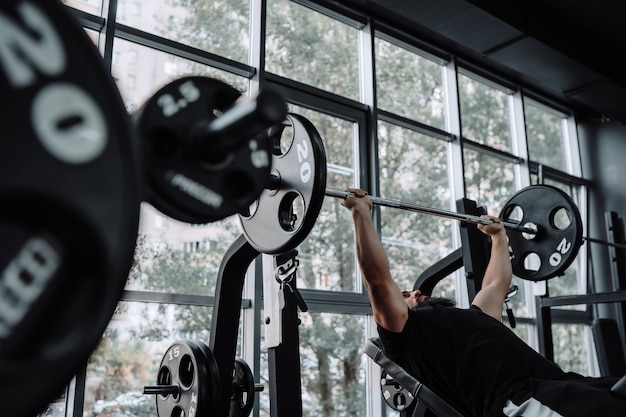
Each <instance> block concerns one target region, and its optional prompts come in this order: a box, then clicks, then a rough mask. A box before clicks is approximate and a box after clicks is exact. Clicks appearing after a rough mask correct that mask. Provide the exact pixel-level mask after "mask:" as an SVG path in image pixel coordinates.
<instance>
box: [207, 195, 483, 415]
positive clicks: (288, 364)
mask: <svg viewBox="0 0 626 417" xmlns="http://www.w3.org/2000/svg"><path fill="white" fill-rule="evenodd" d="M457 207H458V209H459V212H462V213H467V214H472V215H480V214H483V213H484V209H482V208H478V207H477V206H476V203H475V202H473V201H471V200H467V199H460V200H458V201H457ZM465 226H466V225H463V227H461V229H460V230H461V240H462V242H463V248H461V249H457V250H456V251H454V252H452V253H451V254H450V255H448V256H447V257H446V258H444V259H442V260H441V261H439V262H437V263H436V264H435V265H433V267H431V268H429V269H428V270H426V271H425V273H423V274H422V275H420V277H419V278H418V280H417V282H416V284H415V285H416V286H417V285H419V286H422V288H423V290H424V291H425V292H426V288H430V291H432V288H433V287H434V285H435V284H436V283H437V282H439V281H440V280H441V279H443V278H445V277H446V276H448V275H449V274H450V273H452V272H454V271H455V270H457V269H459V268H460V267H462V266H465V269H466V271H467V274H466V276H467V278H468V290H469V291H470V293H472V292H473V293H474V294H475V292H476V291H478V289H480V284H481V282H482V276H483V274H484V272H485V269H486V267H487V263H488V261H489V257H488V254H489V251H488V250H485V249H486V248H488V239H487V238H486V236H485V235H484V234H483V233H482V232H480V231H479V230H477V229H476V227H465ZM259 255H260V252H258V251H257V250H256V249H254V248H253V247H252V246H251V245H250V243H248V241H247V240H246V238H245V236H244V235H241V236H239V237H238V238H237V239H236V240H235V242H234V243H233V244H232V245H231V246H230V248H229V249H228V250H227V251H226V253H225V254H224V257H223V259H222V263H221V265H220V269H219V272H218V277H217V286H216V290H215V306H214V308H213V318H212V321H211V335H210V340H209V348H210V349H211V352H212V353H213V356H214V357H215V360H216V362H217V367H218V370H219V380H220V404H219V416H223V417H226V416H228V415H229V412H230V409H229V408H230V394H231V392H230V390H231V386H232V370H233V366H234V362H235V353H236V351H237V336H238V329H239V319H240V316H241V305H242V301H243V287H244V281H245V276H246V271H247V269H248V267H249V265H250V264H251V263H252V261H254V260H255V259H256V258H257V257H258V256H259ZM486 255H487V256H486ZM289 256H294V255H293V253H291V252H290V253H287V254H282V255H275V258H276V261H277V264H278V265H281V264H282V263H283V262H284V261H285V260H286V259H285V258H286V257H289ZM296 281H297V280H295V279H294V280H293V281H292V283H291V285H292V286H295V283H296ZM294 288H295V287H294ZM416 289H417V287H416ZM284 296H285V305H284V308H283V309H282V328H281V332H282V335H283V337H282V343H281V344H280V345H279V346H277V347H273V348H269V349H268V368H269V391H270V392H269V394H270V416H271V417H298V416H302V412H303V411H302V387H301V375H300V346H299V344H300V339H299V330H298V326H299V324H300V321H299V318H298V304H297V302H296V297H295V295H294V294H293V293H292V292H290V291H284ZM218 341H219V343H218Z"/></svg>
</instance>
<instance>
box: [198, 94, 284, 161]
mask: <svg viewBox="0 0 626 417" xmlns="http://www.w3.org/2000/svg"><path fill="white" fill-rule="evenodd" d="M287 110H288V109H287V102H286V101H285V99H284V98H283V97H282V95H281V94H279V93H278V92H277V91H275V90H273V89H265V90H262V91H260V92H259V93H258V94H257V95H256V96H255V97H246V96H241V97H240V98H239V99H238V100H237V101H236V102H235V103H234V104H233V105H232V106H231V107H230V108H229V109H228V110H226V111H225V112H224V113H222V114H221V115H219V116H218V117H217V118H215V119H213V120H211V121H210V122H206V121H204V122H201V123H200V124H199V125H198V126H196V127H195V128H194V129H193V131H192V141H193V143H195V146H196V149H197V150H198V151H200V153H201V154H202V155H203V156H204V157H205V158H208V159H215V156H216V154H217V155H221V154H224V153H226V152H228V151H230V150H231V149H235V148H238V147H240V146H241V145H242V144H243V143H244V142H246V141H248V140H250V139H251V138H254V137H255V136H257V135H259V134H260V133H262V132H263V131H264V130H265V129H268V128H270V127H272V126H274V125H276V124H278V123H281V122H282V121H283V120H285V117H286V116H287Z"/></svg>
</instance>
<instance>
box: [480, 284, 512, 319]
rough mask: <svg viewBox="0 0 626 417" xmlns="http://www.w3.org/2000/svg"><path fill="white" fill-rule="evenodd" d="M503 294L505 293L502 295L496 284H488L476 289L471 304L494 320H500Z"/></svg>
mask: <svg viewBox="0 0 626 417" xmlns="http://www.w3.org/2000/svg"><path fill="white" fill-rule="evenodd" d="M505 295H506V293H504V295H503V293H502V290H501V289H500V288H499V287H498V286H497V285H490V286H487V287H483V288H482V289H481V290H480V291H478V293H477V294H476V296H475V297H474V300H473V301H472V304H474V305H475V306H476V307H479V308H480V309H481V310H482V311H483V313H485V314H488V315H490V316H491V317H493V318H495V319H496V320H502V304H503V303H504V297H505Z"/></svg>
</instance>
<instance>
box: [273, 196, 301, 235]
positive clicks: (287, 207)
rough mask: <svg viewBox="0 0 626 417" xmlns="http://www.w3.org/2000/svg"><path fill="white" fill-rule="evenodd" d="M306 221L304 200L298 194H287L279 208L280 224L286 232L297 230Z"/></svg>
mask: <svg viewBox="0 0 626 417" xmlns="http://www.w3.org/2000/svg"><path fill="white" fill-rule="evenodd" d="M303 220H304V199H303V198H302V196H301V195H300V194H298V193H296V192H293V191H292V192H289V193H287V194H285V196H284V197H283V199H282V200H281V202H280V207H279V208H278V222H279V223H280V227H282V228H283V230H284V231H286V232H293V231H294V230H297V229H298V228H299V227H300V225H301V224H302V221H303Z"/></svg>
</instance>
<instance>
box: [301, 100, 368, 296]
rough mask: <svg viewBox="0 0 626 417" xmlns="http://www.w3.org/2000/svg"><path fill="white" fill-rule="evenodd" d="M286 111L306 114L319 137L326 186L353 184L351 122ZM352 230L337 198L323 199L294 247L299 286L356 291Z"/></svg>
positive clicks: (353, 127) (352, 136)
mask: <svg viewBox="0 0 626 417" xmlns="http://www.w3.org/2000/svg"><path fill="white" fill-rule="evenodd" d="M290 112H292V113H295V114H299V115H301V116H304V117H306V118H307V119H308V120H309V121H310V122H311V123H313V125H314V126H315V129H316V130H317V131H318V133H319V134H320V136H321V138H322V141H323V143H324V148H325V151H326V162H327V165H328V169H327V184H326V185H327V187H329V188H337V189H340V190H344V189H345V188H347V187H351V186H353V185H354V161H353V159H354V158H353V155H354V131H355V129H356V126H355V124H354V123H353V122H351V121H348V120H344V119H339V118H336V117H332V116H328V115H326V114H322V113H319V112H316V111H313V110H309V109H305V108H303V107H298V106H293V105H292V106H291V108H290ZM352 230H353V227H352V217H351V216H350V212H349V211H348V210H346V209H345V208H344V207H342V206H341V204H340V203H339V200H337V199H334V198H325V199H324V203H323V206H322V210H321V211H320V214H319V216H318V217H317V220H316V222H315V226H314V227H313V229H312V230H311V232H310V233H309V236H308V237H307V239H306V240H305V241H304V242H303V243H302V244H301V245H300V246H299V247H298V253H299V255H298V258H299V260H300V267H299V268H298V274H297V277H298V284H297V285H298V287H299V288H306V289H319V290H330V291H349V292H354V291H359V292H360V290H361V285H360V283H359V282H358V280H357V278H356V273H355V269H354V239H353V235H354V233H353V231H352Z"/></svg>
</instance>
